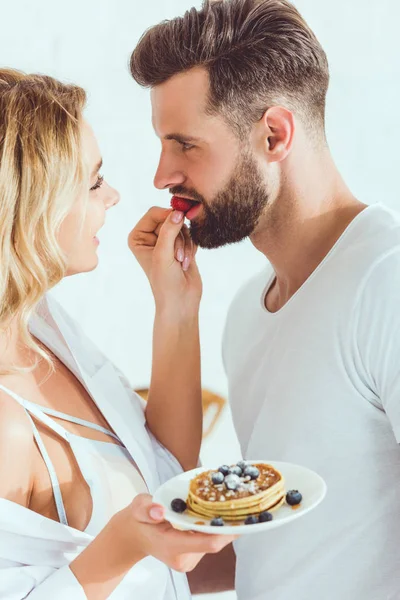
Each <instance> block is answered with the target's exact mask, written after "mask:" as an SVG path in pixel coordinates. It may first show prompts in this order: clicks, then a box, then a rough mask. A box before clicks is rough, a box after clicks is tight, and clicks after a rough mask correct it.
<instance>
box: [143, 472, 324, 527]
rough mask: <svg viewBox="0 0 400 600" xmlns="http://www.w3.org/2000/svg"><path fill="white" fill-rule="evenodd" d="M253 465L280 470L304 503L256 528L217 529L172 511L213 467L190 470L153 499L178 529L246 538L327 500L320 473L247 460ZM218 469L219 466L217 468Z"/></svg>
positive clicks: (278, 512)
mask: <svg viewBox="0 0 400 600" xmlns="http://www.w3.org/2000/svg"><path fill="white" fill-rule="evenodd" d="M246 462H248V463H251V464H257V463H261V462H262V463H267V464H269V465H272V466H273V467H274V468H275V469H277V470H278V471H280V472H281V473H282V475H283V477H284V479H285V489H286V491H288V490H299V492H300V493H301V494H302V496H303V500H302V502H301V504H300V505H299V506H298V507H297V508H296V509H293V508H292V507H291V506H288V505H287V504H286V503H285V504H284V505H283V506H281V507H280V508H278V509H277V510H275V511H273V513H272V514H273V517H274V518H273V520H272V521H268V522H266V523H256V524H255V525H234V526H232V525H224V526H223V527H216V526H212V525H210V521H208V520H207V519H204V518H203V517H201V516H198V517H193V516H192V515H189V514H186V513H176V512H174V511H173V510H172V509H171V501H172V500H173V499H174V498H182V500H186V498H187V495H188V491H189V483H190V480H191V479H193V477H195V475H198V474H199V473H202V472H203V471H208V470H209V469H210V467H201V468H198V469H193V470H192V471H186V473H182V474H181V475H178V476H177V477H174V478H173V479H170V480H169V481H167V482H166V483H164V484H163V485H162V486H161V487H159V488H158V490H157V491H156V492H155V494H154V496H153V502H155V503H157V504H161V505H162V506H163V507H164V508H165V519H166V520H167V521H169V522H170V523H171V524H172V525H173V526H174V527H176V528H177V529H190V530H192V531H201V532H203V533H217V534H225V535H244V534H250V533H260V532H261V531H266V530H267V529H275V527H281V525H285V524H286V523H290V522H291V521H294V520H295V519H299V518H300V517H302V516H304V515H305V514H307V513H308V512H310V510H313V508H315V507H316V506H318V504H319V503H320V502H322V500H323V499H324V497H325V494H326V483H325V481H324V480H323V479H322V477H320V476H319V475H318V474H317V473H315V472H314V471H311V470H310V469H307V468H306V467H302V466H301V465H294V464H291V463H286V462H278V461H267V460H247V461H246ZM213 468H215V467H213ZM196 521H203V522H204V523H205V525H196Z"/></svg>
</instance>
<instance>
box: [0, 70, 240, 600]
mask: <svg viewBox="0 0 400 600" xmlns="http://www.w3.org/2000/svg"><path fill="white" fill-rule="evenodd" d="M84 104H85V93H84V91H83V90H82V89H80V88H78V87H76V86H72V85H64V84H62V83H60V82H58V81H56V80H54V79H52V78H50V77H45V76H39V75H25V74H23V73H20V72H17V71H12V70H0V264H1V273H0V367H1V375H0V597H1V598H10V599H11V598H12V599H14V600H20V599H22V598H27V597H29V598H30V599H31V600H36V599H38V600H44V599H49V600H50V599H54V598H57V599H64V598H65V599H68V600H71V599H72V598H73V599H74V600H80V599H82V600H84V599H86V598H88V599H89V600H102V599H104V598H108V597H112V598H115V599H116V600H120V599H123V598H131V599H133V598H135V599H136V598H138V599H139V598H140V599H141V598H151V599H152V600H166V599H168V600H173V599H174V600H175V599H179V600H180V599H183V598H188V597H190V594H189V591H188V586H187V581H186V576H185V575H183V574H182V573H179V572H177V571H182V572H183V571H189V570H191V569H193V568H194V566H195V565H196V564H197V563H198V562H199V560H200V559H201V558H202V556H203V555H204V554H205V553H213V552H217V551H219V550H220V549H221V548H223V547H224V546H225V545H226V544H228V543H229V542H231V541H232V539H231V538H228V537H225V536H207V535H202V534H197V533H196V534H194V533H190V532H180V531H176V530H174V529H172V528H171V527H170V525H169V524H168V523H167V522H165V521H164V520H163V510H162V507H160V506H157V505H154V504H152V502H151V496H150V495H149V493H150V494H151V493H152V492H153V491H154V490H155V489H156V487H157V486H158V485H159V484H160V483H161V482H162V481H164V480H166V479H168V478H170V477H172V476H174V475H175V474H177V473H179V472H180V471H181V470H182V467H183V468H184V469H190V468H193V467H194V466H195V465H196V464H197V460H198V453H199V448H200V438H201V399H200V377H199V341H198V322H197V315H198V307H199V301H200V296H201V281H200V277H199V273H198V270H197V267H196V263H195V260H194V252H192V251H191V248H190V245H189V244H188V242H187V240H188V237H187V233H186V232H185V229H184V228H183V214H182V213H178V212H175V211H174V212H172V211H168V210H163V209H152V210H151V211H149V213H148V214H147V215H146V216H145V217H144V218H143V219H142V220H141V221H140V222H139V224H138V225H137V226H136V228H135V229H134V230H133V232H132V233H131V235H130V240H129V245H130V247H131V249H132V251H133V253H134V254H135V256H136V257H137V259H138V260H139V262H140V263H141V265H142V267H143V268H144V270H145V272H146V274H147V276H148V278H149V281H150V284H151V286H152V290H153V293H154V297H155V303H156V317H155V325H154V348H153V373H152V382H151V390H150V395H149V400H148V404H147V406H146V410H144V407H143V404H142V403H141V401H140V399H139V398H138V397H137V396H136V395H135V394H134V393H133V392H132V390H130V389H129V386H128V384H127V382H126V380H125V379H124V378H123V376H122V375H121V374H120V373H119V372H118V371H117V370H116V369H115V367H114V366H113V365H112V364H111V363H110V362H109V361H108V360H107V359H106V358H105V357H104V356H103V355H102V354H101V353H100V352H99V351H98V350H97V349H96V348H95V347H94V346H93V344H91V343H90V341H89V340H87V339H86V338H85V336H84V335H83V333H82V332H81V331H80V330H79V328H78V327H77V325H76V323H74V322H73V321H72V320H71V319H70V318H69V317H68V316H67V315H66V314H65V313H64V312H63V311H62V309H61V308H60V306H58V305H57V304H56V303H55V301H54V299H52V298H50V297H47V296H46V292H47V291H48V290H49V289H50V288H52V287H53V286H54V285H55V284H56V283H57V282H59V281H60V280H61V279H62V277H64V276H66V275H72V274H75V273H80V272H84V271H89V270H91V269H93V268H95V266H96V265H97V256H96V249H97V245H98V240H97V238H96V233H97V231H98V230H99V229H100V227H102V226H103V224H104V221H105V217H106V212H107V210H108V209H110V208H111V207H112V206H114V205H115V204H116V203H117V202H118V200H119V196H118V193H117V192H116V191H115V190H114V189H112V188H111V187H110V186H109V185H108V184H107V183H106V182H105V181H104V179H103V177H102V176H100V175H99V169H100V166H101V156H100V153H99V149H98V146H97V142H96V140H95V137H94V135H93V133H92V131H91V129H90V127H89V125H88V124H87V123H86V122H85V121H84V119H83V116H82V112H83V109H84ZM180 233H181V234H182V235H180ZM184 240H186V243H184ZM175 257H176V258H175ZM178 258H179V260H178ZM185 258H186V260H185ZM182 259H183V260H182ZM132 500H133V501H132ZM171 569H173V570H171Z"/></svg>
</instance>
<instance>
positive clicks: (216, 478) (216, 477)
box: [211, 471, 224, 485]
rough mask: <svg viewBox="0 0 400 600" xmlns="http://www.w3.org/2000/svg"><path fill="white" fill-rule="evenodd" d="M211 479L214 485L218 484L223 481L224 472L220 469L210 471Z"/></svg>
mask: <svg viewBox="0 0 400 600" xmlns="http://www.w3.org/2000/svg"><path fill="white" fill-rule="evenodd" d="M211 481H212V482H213V484H214V485H218V484H219V483H223V482H224V474H223V473H221V471H217V472H216V473H211Z"/></svg>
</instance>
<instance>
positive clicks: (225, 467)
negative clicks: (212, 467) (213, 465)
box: [218, 465, 229, 475]
mask: <svg viewBox="0 0 400 600" xmlns="http://www.w3.org/2000/svg"><path fill="white" fill-rule="evenodd" d="M218 471H219V472H220V473H222V474H223V475H229V467H228V465H222V467H219V469H218Z"/></svg>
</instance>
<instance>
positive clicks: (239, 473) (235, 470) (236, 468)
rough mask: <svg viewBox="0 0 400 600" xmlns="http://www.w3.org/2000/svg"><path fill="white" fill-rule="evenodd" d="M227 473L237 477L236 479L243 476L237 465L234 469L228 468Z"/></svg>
mask: <svg viewBox="0 0 400 600" xmlns="http://www.w3.org/2000/svg"><path fill="white" fill-rule="evenodd" d="M229 473H233V474H234V475H237V476H238V477H240V476H241V475H242V474H243V471H242V469H241V468H240V467H239V465H235V466H234V467H230V469H229Z"/></svg>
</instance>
